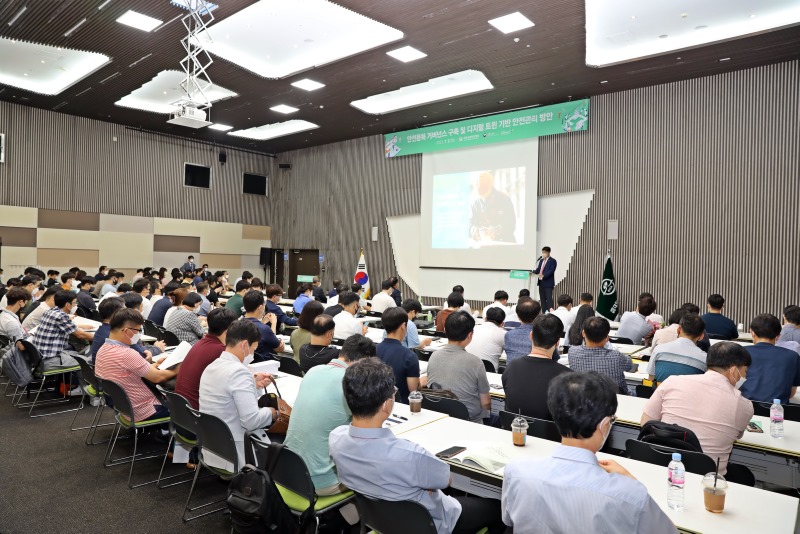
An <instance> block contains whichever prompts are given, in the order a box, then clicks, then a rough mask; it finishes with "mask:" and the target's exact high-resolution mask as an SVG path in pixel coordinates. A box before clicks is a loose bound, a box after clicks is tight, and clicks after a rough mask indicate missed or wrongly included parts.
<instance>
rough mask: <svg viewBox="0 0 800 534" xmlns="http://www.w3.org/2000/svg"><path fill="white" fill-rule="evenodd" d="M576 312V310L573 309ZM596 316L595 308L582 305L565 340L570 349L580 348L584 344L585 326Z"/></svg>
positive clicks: (589, 305)
mask: <svg viewBox="0 0 800 534" xmlns="http://www.w3.org/2000/svg"><path fill="white" fill-rule="evenodd" d="M572 309H573V310H575V308H572ZM594 316H595V312H594V308H592V306H591V304H582V305H581V306H579V307H578V313H577V314H576V315H575V320H574V321H573V323H572V326H571V327H570V328H569V330H568V331H567V337H566V338H565V339H564V344H565V345H567V346H568V347H573V346H578V347H579V346H580V345H582V344H583V325H584V324H585V323H586V321H587V320H588V319H591V318H592V317H594Z"/></svg>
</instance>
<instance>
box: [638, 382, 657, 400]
mask: <svg viewBox="0 0 800 534" xmlns="http://www.w3.org/2000/svg"><path fill="white" fill-rule="evenodd" d="M655 392H656V388H654V387H653V386H645V385H644V384H642V385H639V386H636V396H637V397H639V398H640V399H649V398H650V397H652V396H653V393H655Z"/></svg>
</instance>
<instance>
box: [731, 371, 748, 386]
mask: <svg viewBox="0 0 800 534" xmlns="http://www.w3.org/2000/svg"><path fill="white" fill-rule="evenodd" d="M736 372H737V373H739V380H737V381H736V384H735V385H734V386H733V387H735V388H736V389H741V387H742V384H744V383H745V382H746V381H747V379H746V378H745V377H743V376H742V373H741V372H739V369H738V368H737V369H736Z"/></svg>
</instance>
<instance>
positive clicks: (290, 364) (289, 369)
mask: <svg viewBox="0 0 800 534" xmlns="http://www.w3.org/2000/svg"><path fill="white" fill-rule="evenodd" d="M278 361H279V362H280V367H278V371H280V372H281V373H286V374H289V375H294V376H299V377H300V378H303V370H302V369H301V368H300V364H299V363H297V362H296V361H295V359H294V358H292V357H291V356H278Z"/></svg>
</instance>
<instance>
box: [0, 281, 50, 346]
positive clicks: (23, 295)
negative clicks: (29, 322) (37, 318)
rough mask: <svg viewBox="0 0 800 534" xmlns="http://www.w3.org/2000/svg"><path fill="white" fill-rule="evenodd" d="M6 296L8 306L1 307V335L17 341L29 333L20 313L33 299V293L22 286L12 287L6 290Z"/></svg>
mask: <svg viewBox="0 0 800 534" xmlns="http://www.w3.org/2000/svg"><path fill="white" fill-rule="evenodd" d="M48 291H49V290H48ZM57 291H60V289H59V290H57ZM5 298H6V307H5V308H3V309H0V336H5V337H7V338H8V339H9V341H16V340H18V339H22V338H24V337H25V336H26V335H27V333H26V331H25V328H24V327H23V326H22V323H20V320H19V315H18V313H19V310H20V309H22V308H23V307H25V304H26V303H27V302H28V301H29V300H31V294H30V293H28V292H27V291H26V290H25V289H23V288H21V287H12V288H11V289H9V290H8V291H7V292H6V294H5ZM47 309H49V308H47Z"/></svg>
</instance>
